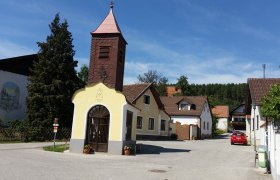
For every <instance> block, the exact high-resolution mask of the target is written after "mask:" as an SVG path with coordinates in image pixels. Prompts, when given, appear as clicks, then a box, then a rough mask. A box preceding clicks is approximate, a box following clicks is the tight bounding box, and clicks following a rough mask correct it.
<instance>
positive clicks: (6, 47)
mask: <svg viewBox="0 0 280 180" xmlns="http://www.w3.org/2000/svg"><path fill="white" fill-rule="evenodd" d="M34 53H37V50H34V49H30V48H29V47H25V46H24V45H21V44H16V43H14V42H12V41H7V40H4V39H0V58H1V59H3V58H10V57H16V56H23V55H27V54H34Z"/></svg>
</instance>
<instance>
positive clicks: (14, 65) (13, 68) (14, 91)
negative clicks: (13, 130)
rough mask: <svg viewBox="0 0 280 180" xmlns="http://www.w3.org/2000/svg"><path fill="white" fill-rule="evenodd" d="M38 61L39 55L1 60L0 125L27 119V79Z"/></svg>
mask: <svg viewBox="0 0 280 180" xmlns="http://www.w3.org/2000/svg"><path fill="white" fill-rule="evenodd" d="M36 59H37V55H27V56H20V57H14V58H8V59H2V60H0V125H2V126H7V125H8V122H9V121H13V120H23V119H24V118H25V116H26V103H25V99H26V97H27V94H28V93H27V83H28V79H27V77H28V75H29V74H30V71H29V69H30V67H31V65H32V63H33V61H34V60H36Z"/></svg>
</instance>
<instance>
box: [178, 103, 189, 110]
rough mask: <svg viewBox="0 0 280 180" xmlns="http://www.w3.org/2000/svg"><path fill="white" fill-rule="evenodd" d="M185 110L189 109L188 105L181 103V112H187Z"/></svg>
mask: <svg viewBox="0 0 280 180" xmlns="http://www.w3.org/2000/svg"><path fill="white" fill-rule="evenodd" d="M185 109H188V104H186V103H181V104H180V109H179V110H185Z"/></svg>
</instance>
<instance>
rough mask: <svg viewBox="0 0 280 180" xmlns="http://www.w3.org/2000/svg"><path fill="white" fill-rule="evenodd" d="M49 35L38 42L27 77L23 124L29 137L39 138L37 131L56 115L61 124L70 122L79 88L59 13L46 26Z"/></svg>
mask: <svg viewBox="0 0 280 180" xmlns="http://www.w3.org/2000/svg"><path fill="white" fill-rule="evenodd" d="M49 28H50V31H51V33H50V35H48V36H47V39H46V42H38V43H37V44H38V46H39V47H40V50H39V52H38V62H36V63H34V65H33V68H32V73H33V74H32V75H31V76H30V77H29V82H30V83H29V85H28V87H27V88H28V92H29V94H28V97H27V99H26V101H27V123H28V126H29V127H30V128H31V130H32V132H33V133H32V137H33V139H38V140H39V139H42V136H41V134H42V133H43V131H44V129H45V128H47V127H52V124H53V120H54V118H59V124H60V126H62V127H65V126H67V127H70V126H71V125H72V115H73V105H72V102H71V99H72V95H73V93H74V91H75V90H77V89H79V88H80V87H81V81H80V80H79V78H78V77H77V75H76V71H75V67H76V66H77V61H74V54H75V52H74V50H73V45H72V41H73V39H72V34H71V33H70V32H69V31H68V23H67V21H66V20H65V21H64V22H63V23H60V17H59V14H56V15H55V18H54V20H53V22H52V23H51V24H50V25H49Z"/></svg>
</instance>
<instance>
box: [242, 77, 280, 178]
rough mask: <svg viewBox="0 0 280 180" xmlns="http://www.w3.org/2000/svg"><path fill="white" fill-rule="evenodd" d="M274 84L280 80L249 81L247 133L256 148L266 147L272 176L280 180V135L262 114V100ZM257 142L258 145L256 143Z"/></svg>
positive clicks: (254, 79)
mask: <svg viewBox="0 0 280 180" xmlns="http://www.w3.org/2000/svg"><path fill="white" fill-rule="evenodd" d="M273 84H280V78H252V79H248V86H249V93H248V97H247V102H246V109H247V117H251V118H247V120H246V133H247V136H248V137H249V142H250V141H251V144H252V145H256V146H254V147H256V149H257V147H258V145H265V146H266V147H267V154H268V159H269V163H270V164H269V165H270V169H271V173H272V176H273V178H274V179H275V180H280V134H279V132H278V131H277V130H276V129H275V128H274V125H273V123H272V122H270V121H269V120H268V118H266V117H263V116H262V114H261V108H262V104H261V99H262V97H264V96H265V95H267V93H268V92H269V90H270V87H271V86H272V85H273ZM255 142H256V143H255Z"/></svg>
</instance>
